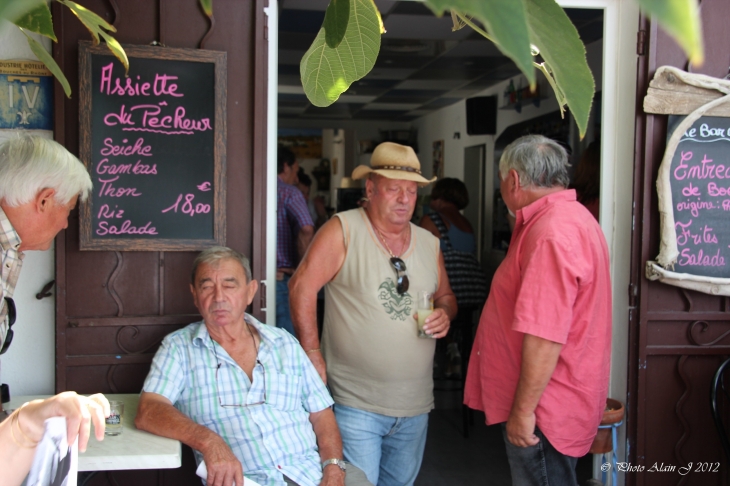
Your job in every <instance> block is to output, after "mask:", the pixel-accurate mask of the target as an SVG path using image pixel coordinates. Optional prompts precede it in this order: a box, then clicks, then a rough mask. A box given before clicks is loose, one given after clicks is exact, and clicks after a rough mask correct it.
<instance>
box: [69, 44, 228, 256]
mask: <svg viewBox="0 0 730 486" xmlns="http://www.w3.org/2000/svg"><path fill="white" fill-rule="evenodd" d="M124 49H125V51H126V53H127V56H128V57H129V59H130V63H129V64H130V68H129V74H128V76H127V75H125V72H124V67H123V66H122V64H121V63H120V62H119V61H118V60H117V59H116V58H115V57H114V56H112V55H111V53H110V52H109V50H108V48H106V47H105V46H101V45H99V46H94V45H92V43H91V42H88V41H82V42H80V43H79V79H80V89H79V96H80V110H79V113H80V115H79V118H80V158H81V161H82V162H83V163H84V164H85V165H86V167H87V168H88V169H89V173H90V174H91V177H92V180H93V182H94V189H93V190H92V193H91V195H90V197H89V198H87V200H86V201H85V202H83V203H82V204H81V211H80V223H81V224H80V226H81V234H80V249H81V250H128V251H189V250H201V249H203V248H207V247H210V246H214V245H224V244H225V241H226V207H225V201H226V177H225V172H226V89H227V85H226V80H227V66H226V53H225V52H219V51H208V50H201V49H179V48H171V47H151V46H133V45H125V46H124Z"/></svg>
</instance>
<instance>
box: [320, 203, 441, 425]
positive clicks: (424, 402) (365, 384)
mask: <svg viewBox="0 0 730 486" xmlns="http://www.w3.org/2000/svg"><path fill="white" fill-rule="evenodd" d="M336 216H337V217H338V218H339V219H340V223H341V224H342V230H343V237H344V242H345V248H346V254H345V261H344V263H343V265H342V268H341V269H340V271H339V273H338V274H337V275H336V276H335V278H334V279H332V281H331V282H330V283H328V284H327V285H326V286H325V315H324V331H323V335H322V353H323V355H324V359H325V361H326V363H327V384H328V385H329V386H330V389H331V391H332V396H333V398H334V400H335V402H336V403H339V404H341V405H346V406H349V407H354V408H358V409H361V410H366V411H369V412H374V413H379V414H382V415H387V416H391V417H413V416H415V415H420V414H423V413H427V412H428V411H430V410H431V409H432V408H433V355H434V350H435V346H436V341H435V340H433V339H422V338H419V337H418V332H417V323H416V320H415V319H414V317H413V316H414V314H415V313H416V295H417V292H418V291H419V290H428V291H429V292H435V291H436V289H437V288H438V255H439V240H438V239H437V238H436V237H434V236H433V235H432V234H431V233H430V232H428V231H426V230H424V229H422V228H419V227H418V226H415V225H413V224H411V242H410V245H409V247H408V249H407V250H406V252H405V253H404V254H403V255H401V256H400V258H401V259H402V260H403V261H404V262H405V264H406V268H407V273H408V278H409V281H410V287H409V289H408V291H407V292H406V293H404V294H403V295H398V293H397V292H396V273H395V270H393V267H392V266H391V265H390V253H389V252H388V250H386V249H385V247H384V246H383V244H382V243H381V241H380V239H379V238H378V236H377V233H376V232H375V229H374V228H373V226H372V224H371V223H370V220H369V219H368V216H367V214H366V213H365V211H364V210H363V209H353V210H351V211H345V212H342V213H338V214H336Z"/></svg>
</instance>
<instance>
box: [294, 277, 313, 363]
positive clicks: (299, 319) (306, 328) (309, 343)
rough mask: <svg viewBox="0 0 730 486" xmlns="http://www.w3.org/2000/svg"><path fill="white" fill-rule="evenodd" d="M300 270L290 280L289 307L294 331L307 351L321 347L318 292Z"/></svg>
mask: <svg viewBox="0 0 730 486" xmlns="http://www.w3.org/2000/svg"><path fill="white" fill-rule="evenodd" d="M300 277H301V273H299V270H298V271H297V273H295V274H294V276H293V277H292V278H291V280H289V307H290V309H291V319H292V323H293V324H294V332H295V333H296V335H297V339H299V343H300V344H301V345H302V348H304V350H305V351H311V350H313V349H319V331H318V329H317V292H318V291H319V289H317V290H315V289H314V288H313V287H312V286H311V285H307V284H306V283H305V282H304V281H303V280H302V279H301V278H300Z"/></svg>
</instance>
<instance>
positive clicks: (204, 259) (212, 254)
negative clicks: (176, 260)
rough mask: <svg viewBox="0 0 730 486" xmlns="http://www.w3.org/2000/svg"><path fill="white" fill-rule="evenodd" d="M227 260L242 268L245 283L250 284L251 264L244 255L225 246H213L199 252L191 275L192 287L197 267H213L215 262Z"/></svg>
mask: <svg viewBox="0 0 730 486" xmlns="http://www.w3.org/2000/svg"><path fill="white" fill-rule="evenodd" d="M228 259H231V260H235V261H237V262H238V263H239V264H240V265H241V267H243V273H244V274H245V275H246V283H248V282H251V279H252V278H253V276H252V274H251V264H250V263H249V261H248V258H246V255H244V254H243V253H239V252H237V251H236V250H234V249H232V248H228V247H227V246H213V247H210V248H206V249H205V250H203V251H201V252H200V253H199V254H198V256H197V257H196V258H195V261H194V262H193V271H192V275H191V278H192V283H193V285H195V276H196V274H197V273H198V267H199V266H200V265H214V264H215V263H216V262H219V261H221V260H228Z"/></svg>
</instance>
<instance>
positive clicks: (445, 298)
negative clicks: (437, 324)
mask: <svg viewBox="0 0 730 486" xmlns="http://www.w3.org/2000/svg"><path fill="white" fill-rule="evenodd" d="M433 306H434V308H436V309H443V310H444V312H445V313H446V315H447V316H449V320H451V321H453V320H454V319H456V314H457V313H458V310H459V309H458V307H457V305H456V296H455V295H454V294H453V293H449V294H445V295H442V296H439V297H437V298H436V299H434V302H433Z"/></svg>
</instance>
